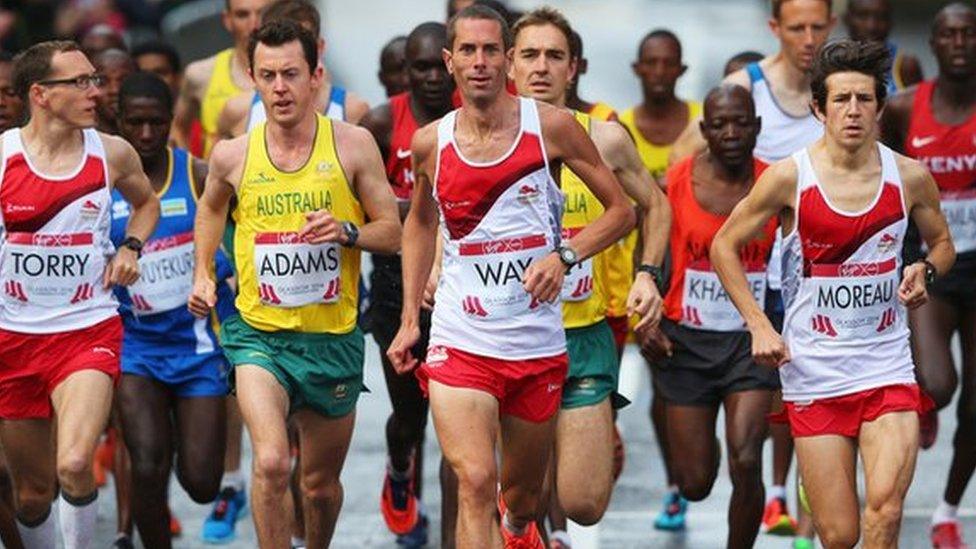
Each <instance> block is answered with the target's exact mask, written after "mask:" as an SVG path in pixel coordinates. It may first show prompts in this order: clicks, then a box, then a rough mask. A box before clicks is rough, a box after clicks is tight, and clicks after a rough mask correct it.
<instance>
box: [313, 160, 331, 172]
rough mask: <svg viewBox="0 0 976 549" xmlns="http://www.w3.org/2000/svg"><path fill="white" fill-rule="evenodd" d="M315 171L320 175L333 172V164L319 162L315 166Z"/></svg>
mask: <svg viewBox="0 0 976 549" xmlns="http://www.w3.org/2000/svg"><path fill="white" fill-rule="evenodd" d="M315 171H317V172H319V173H325V172H329V171H332V162H326V161H325V160H323V161H321V162H319V163H318V164H316V165H315Z"/></svg>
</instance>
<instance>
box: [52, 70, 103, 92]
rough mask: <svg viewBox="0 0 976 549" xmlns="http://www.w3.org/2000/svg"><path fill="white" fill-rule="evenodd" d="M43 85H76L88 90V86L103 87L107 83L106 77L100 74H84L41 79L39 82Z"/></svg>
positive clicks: (80, 88)
mask: <svg viewBox="0 0 976 549" xmlns="http://www.w3.org/2000/svg"><path fill="white" fill-rule="evenodd" d="M37 83H38V84H40V85H42V86H58V85H65V86H74V87H75V88H76V89H79V90H82V91H84V90H87V89H88V88H90V87H92V86H95V87H96V88H100V87H102V85H103V84H105V77H104V76H102V75H100V74H83V75H81V76H76V77H74V78H60V79H57V80H40V81H38V82H37Z"/></svg>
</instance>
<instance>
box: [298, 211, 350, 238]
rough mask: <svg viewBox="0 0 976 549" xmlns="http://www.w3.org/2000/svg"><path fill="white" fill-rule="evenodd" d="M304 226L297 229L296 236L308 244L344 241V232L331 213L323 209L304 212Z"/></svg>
mask: <svg viewBox="0 0 976 549" xmlns="http://www.w3.org/2000/svg"><path fill="white" fill-rule="evenodd" d="M305 220H306V223H305V226H304V227H302V230H300V231H298V237H299V238H301V239H302V240H304V241H305V242H308V243H309V244H325V243H327V242H336V243H339V244H342V243H343V242H345V241H346V232H345V231H343V230H342V225H341V224H340V223H339V221H337V220H336V218H334V217H332V214H330V213H329V212H327V211H325V210H318V211H314V212H309V213H307V214H305Z"/></svg>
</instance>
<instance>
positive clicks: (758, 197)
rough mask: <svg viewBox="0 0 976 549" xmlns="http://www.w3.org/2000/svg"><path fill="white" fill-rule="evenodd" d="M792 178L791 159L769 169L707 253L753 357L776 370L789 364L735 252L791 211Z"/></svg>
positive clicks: (794, 171)
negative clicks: (748, 336) (744, 330)
mask: <svg viewBox="0 0 976 549" xmlns="http://www.w3.org/2000/svg"><path fill="white" fill-rule="evenodd" d="M796 178H797V170H796V164H795V163H794V162H793V160H792V159H786V160H783V161H780V162H777V163H775V164H773V165H772V166H770V167H769V168H768V169H767V170H766V171H765V172H764V173H763V175H762V176H761V177H760V178H759V180H758V181H756V184H755V185H754V186H753V188H752V191H750V192H749V194H748V195H746V197H745V198H743V199H742V201H741V202H739V204H738V205H736V207H735V209H733V210H732V213H731V214H730V215H729V218H728V219H727V220H726V221H725V224H724V225H722V228H721V229H719V231H718V233H717V234H716V235H715V238H714V239H713V240H712V248H711V250H710V253H709V258H710V259H711V262H712V266H713V267H714V268H715V273H716V274H717V275H718V278H719V280H721V282H722V286H724V287H725V291H726V292H727V293H728V294H729V298H730V299H731V300H732V303H734V304H735V307H736V308H737V309H738V310H739V313H740V314H741V315H742V318H743V319H744V320H745V322H746V326H747V327H748V329H749V331H750V332H751V333H752V348H753V356H754V357H755V359H756V361H757V362H759V363H760V364H765V365H767V366H780V365H782V364H784V363H785V362H786V361H787V360H789V355H788V353H787V351H786V346H785V345H784V344H783V340H782V338H781V337H780V336H779V334H777V333H776V330H774V329H773V326H772V324H771V323H770V322H769V318H767V317H766V313H765V312H764V311H763V309H762V307H760V306H759V303H757V302H756V299H755V298H754V297H753V295H752V291H751V290H750V289H749V283H748V281H747V280H746V272H745V268H744V267H743V266H742V261H741V260H740V259H739V251H740V250H741V249H742V248H743V247H745V245H746V244H748V243H749V242H750V241H751V240H753V239H754V238H756V236H757V235H758V234H760V233H761V232H762V229H763V227H764V226H765V225H766V223H767V222H768V221H769V219H770V218H771V217H774V216H777V215H779V214H780V213H781V212H783V211H784V210H786V209H788V208H793V207H794V206H793V198H794V195H795V194H796Z"/></svg>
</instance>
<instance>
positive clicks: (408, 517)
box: [380, 460, 420, 536]
mask: <svg viewBox="0 0 976 549" xmlns="http://www.w3.org/2000/svg"><path fill="white" fill-rule="evenodd" d="M408 471H409V472H408V473H407V477H408V478H407V479H406V480H394V479H393V477H391V476H390V470H389V468H387V470H386V479H385V480H384V481H383V494H382V496H381V497H380V511H382V513H383V520H384V521H386V527H387V528H389V529H390V531H391V532H393V533H394V534H396V535H398V536H402V535H404V534H409V533H410V531H411V530H413V528H414V526H416V525H417V521H418V520H420V509H419V505H418V501H417V494H416V493H415V492H414V488H413V486H414V484H413V482H414V481H413V463H412V460H411V464H410V468H409V469H408Z"/></svg>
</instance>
